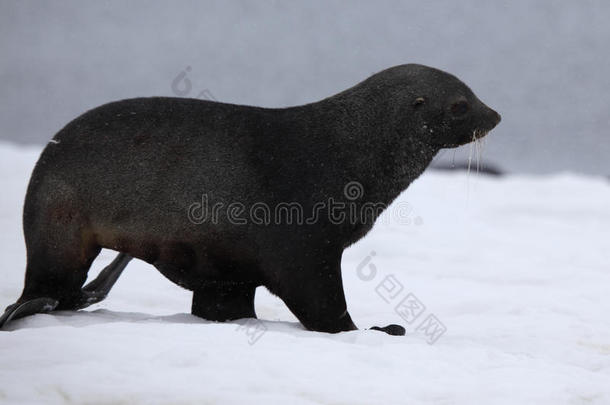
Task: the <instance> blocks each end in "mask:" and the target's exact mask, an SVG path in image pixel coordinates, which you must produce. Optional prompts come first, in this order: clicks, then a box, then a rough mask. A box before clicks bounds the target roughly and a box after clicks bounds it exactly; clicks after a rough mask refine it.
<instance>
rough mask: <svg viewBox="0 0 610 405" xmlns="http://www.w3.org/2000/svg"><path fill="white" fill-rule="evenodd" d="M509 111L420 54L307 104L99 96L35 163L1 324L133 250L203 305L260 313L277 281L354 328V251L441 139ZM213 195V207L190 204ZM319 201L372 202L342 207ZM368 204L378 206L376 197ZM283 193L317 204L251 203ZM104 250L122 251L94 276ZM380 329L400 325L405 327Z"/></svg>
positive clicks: (316, 310) (335, 323)
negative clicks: (263, 214) (19, 279)
mask: <svg viewBox="0 0 610 405" xmlns="http://www.w3.org/2000/svg"><path fill="white" fill-rule="evenodd" d="M499 122H500V115H499V114H498V113H496V112H495V111H494V110H492V109H490V108H489V107H487V106H486V105H485V104H483V103H482V102H481V101H480V100H479V99H478V98H477V97H476V96H475V95H474V93H473V92H472V91H471V90H470V89H469V88H468V87H467V86H466V85H465V84H464V83H462V82H461V81H460V80H459V79H457V78H456V77H454V76H452V75H450V74H448V73H445V72H443V71H441V70H437V69H434V68H430V67H426V66H422V65H416V64H408V65H400V66H395V67H392V68H389V69H387V70H384V71H382V72H380V73H377V74H375V75H373V76H371V77H369V78H368V79H366V80H364V81H363V82H361V83H359V84H357V85H356V86H354V87H352V88H350V89H348V90H345V91H343V92H341V93H339V94H336V95H334V96H332V97H329V98H326V99H324V100H321V101H319V102H315V103H311V104H306V105H302V106H297V107H289V108H281V109H271V108H260V107H251V106H241V105H232V104H225V103H219V102H212V101H204V100H197V99H186V98H165V97H153V98H136V99H129V100H123V101H117V102H112V103H109V104H105V105H102V106H100V107H97V108H95V109H93V110H90V111H88V112H86V113H84V114H83V115H81V116H79V117H77V118H76V119H74V120H73V121H72V122H70V123H68V124H67V125H66V126H65V127H64V128H63V129H61V130H60V131H59V132H58V133H57V134H56V135H55V137H54V138H53V140H52V141H51V142H50V143H49V144H48V145H47V146H46V148H45V149H44V150H43V152H42V154H41V156H40V159H39V160H38V162H37V164H36V166H35V168H34V171H33V173H32V177H31V180H30V183H29V186H28V190H27V194H26V198H25V204H24V211H23V228H24V234H25V243H26V247H27V266H26V274H25V286H24V289H23V293H22V295H21V297H20V298H19V299H18V300H17V302H16V303H15V304H13V305H11V306H9V307H8V308H7V310H6V312H5V314H4V315H3V316H2V318H0V326H1V325H3V324H5V323H6V322H8V321H9V320H11V319H14V318H18V317H22V316H26V315H29V314H33V313H37V312H44V311H50V310H54V309H62V310H69V309H79V308H84V307H86V306H88V305H90V304H92V303H94V302H98V301H100V300H102V299H103V298H104V297H105V296H106V294H107V293H108V291H109V290H110V288H111V287H112V285H113V284H114V282H115V281H116V279H117V278H118V277H119V275H120V273H121V272H122V271H123V269H124V268H125V266H126V265H127V263H128V262H129V260H131V258H133V257H135V258H139V259H141V260H143V261H145V262H148V263H150V264H152V265H153V266H155V267H156V268H157V269H158V270H159V271H160V272H161V273H162V274H163V275H164V276H166V277H167V278H168V279H169V280H171V281H173V282H174V283H176V284H178V285H180V286H182V287H184V288H187V289H189V290H192V291H193V292H194V294H193V302H192V313H193V314H195V315H197V316H200V317H203V318H205V319H209V320H215V321H226V320H232V319H238V318H247V317H255V316H256V315H255V311H254V293H255V289H256V288H257V287H258V286H265V287H266V288H267V289H269V290H270V291H271V292H272V293H273V294H276V295H277V296H279V297H280V298H281V299H282V300H283V301H284V302H285V303H286V305H287V306H288V308H289V309H290V310H291V311H292V312H293V313H294V314H295V315H296V317H297V318H298V319H299V321H300V322H301V323H302V324H303V325H304V326H305V327H306V328H307V329H309V330H313V331H323V332H331V333H334V332H340V331H348V330H354V329H357V328H356V326H355V325H354V323H353V322H352V319H351V317H350V315H349V313H348V311H347V307H346V302H345V296H344V292H343V286H342V279H341V256H342V253H343V250H344V249H345V248H346V247H347V246H349V245H351V244H353V243H354V242H356V241H357V240H359V239H360V238H362V237H363V236H364V235H366V234H367V232H368V231H369V230H370V229H371V227H372V226H373V223H374V221H375V218H376V217H377V216H378V215H379V214H380V213H381V212H380V211H382V210H383V208H384V207H385V206H387V205H388V204H390V203H391V202H392V200H394V199H395V198H396V197H397V196H398V194H399V193H401V192H402V191H403V190H405V189H406V188H407V187H408V186H409V184H410V183H411V182H412V181H413V180H415V179H416V178H417V177H418V176H419V175H420V174H421V173H422V172H423V171H424V170H425V169H426V167H427V166H428V164H429V163H430V162H431V160H432V159H433V157H434V156H435V154H436V153H437V152H438V151H439V150H440V149H441V148H451V147H456V146H459V145H463V144H465V143H468V142H470V141H472V140H474V139H476V138H480V137H482V136H484V135H486V134H487V133H488V132H489V131H490V130H491V129H492V128H494V127H495V126H496V125H497V124H498V123H499ZM348 185H352V186H353V185H356V186H357V187H356V188H357V190H355V191H356V192H355V193H354V190H350V189H348V187H347V186H348ZM202 195H204V196H205V204H199V205H193V204H195V203H196V202H198V201H202ZM321 203H322V205H324V204H332V205H334V208H336V207H343V209H345V208H346V207H350V209H352V208H355V209H356V210H361V211H362V212H363V211H366V212H367V214H366V215H347V216H343V217H342V218H343V219H341V218H339V220H337V215H334V214H330V213H327V212H326V211H324V209H322V210H320V205H321ZM370 203H373V204H376V206H377V207H379V206H380V204H381V207H382V209H381V210H379V209H377V210H365V208H366V204H370ZM238 204H239V205H238ZM282 204H284V205H286V204H289V205H290V206H289V209H290V210H294V209H295V208H296V210H297V211H299V210H301V212H303V213H312V212H317V213H318V215H316V216H314V218H313V220H311V218H308V220H307V221H299V220H293V221H287V220H278V219H281V218H278V217H277V216H276V217H274V218H272V219H271V220H267V221H262V222H261V221H259V220H258V219H260V218H259V217H258V216H256V218H257V220H256V221H255V220H254V219H255V216H254V212H255V211H254V210H253V209H252V207H255V206H256V207H262V209H263V211H265V209H264V208H265V207H267V208H269V207H278V206H282ZM193 208H196V209H193ZM196 212H197V213H198V215H194V213H196ZM320 212H322V214H320ZM350 212H351V211H350ZM239 213H241V214H244V213H249V214H251V218H250V220H246V218H244V215H241V216H240V215H237V214H239ZM214 214H215V215H214ZM297 214H298V212H297ZM327 214H328V215H327ZM339 217H340V216H339ZM202 218H203V219H204V220H201V219H202ZM206 219H207V220H206ZM238 219H239V221H238ZM102 248H108V249H114V250H116V251H118V252H120V253H119V255H118V257H117V258H116V259H115V261H114V262H113V263H111V264H110V265H109V266H108V267H107V268H106V269H104V270H103V271H102V273H101V274H100V275H99V276H98V278H97V279H95V280H94V281H93V282H91V283H89V284H87V285H86V286H84V287H83V284H84V282H85V280H86V278H87V271H88V270H89V267H90V266H91V263H92V262H93V260H94V259H95V257H96V256H97V255H98V253H99V252H100V250H101V249H102ZM374 329H377V330H384V331H385V332H387V333H390V334H404V328H402V327H400V326H397V325H390V326H388V327H385V328H379V327H374Z"/></svg>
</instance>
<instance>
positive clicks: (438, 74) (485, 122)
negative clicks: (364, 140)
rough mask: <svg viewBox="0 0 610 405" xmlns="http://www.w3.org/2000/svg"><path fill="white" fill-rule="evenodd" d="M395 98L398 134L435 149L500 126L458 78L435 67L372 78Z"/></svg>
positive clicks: (405, 69) (412, 68) (388, 72)
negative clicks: (400, 133)
mask: <svg viewBox="0 0 610 405" xmlns="http://www.w3.org/2000/svg"><path fill="white" fill-rule="evenodd" d="M371 79H373V82H377V88H378V89H384V92H386V94H388V93H387V92H389V94H391V97H390V103H391V105H386V108H388V109H390V110H392V111H393V113H394V114H397V117H398V119H397V120H396V122H397V123H398V125H399V128H397V130H398V131H399V132H402V133H403V134H404V136H406V137H411V138H412V140H413V141H418V143H419V142H423V143H424V144H427V145H430V146H432V147H434V148H439V149H440V148H452V147H457V146H460V145H464V144H467V143H469V142H471V141H474V140H476V139H479V138H482V137H483V136H485V135H487V133H488V132H489V131H490V130H492V129H493V128H494V127H495V126H496V125H498V123H499V122H500V119H501V117H500V114H498V113H497V112H496V111H494V110H492V109H491V108H489V107H487V106H486V105H485V104H484V103H483V102H482V101H481V100H479V99H478V98H477V96H475V95H474V93H473V92H472V90H470V88H468V86H466V85H465V84H464V83H463V82H462V81H460V80H459V79H458V78H456V77H455V76H453V75H451V74H449V73H446V72H443V71H441V70H438V69H434V68H431V67H427V66H423V65H416V64H409V65H400V66H395V67H393V68H390V69H387V70H384V71H382V72H380V73H378V74H376V75H375V76H373V77H371Z"/></svg>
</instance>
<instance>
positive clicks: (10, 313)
mask: <svg viewBox="0 0 610 405" xmlns="http://www.w3.org/2000/svg"><path fill="white" fill-rule="evenodd" d="M57 304H59V301H57V300H54V299H53V298H47V297H42V298H35V299H33V300H29V301H25V302H22V303H15V304H13V305H10V306H9V307H7V308H6V311H5V312H4V314H3V315H2V316H1V317H0V329H2V328H3V327H4V325H6V324H7V323H8V322H10V321H11V320H13V319H18V318H23V317H25V316H29V315H34V314H40V313H46V312H51V311H53V310H54V309H55V308H56V307H57Z"/></svg>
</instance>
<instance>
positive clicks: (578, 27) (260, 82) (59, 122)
mask: <svg viewBox="0 0 610 405" xmlns="http://www.w3.org/2000/svg"><path fill="white" fill-rule="evenodd" d="M609 20H610V2H607V1H601V0H600V1H581V2H571V1H553V2H550V1H549V2H531V1H494V2H488V1H477V0H463V1H460V2H455V1H427V2H421V1H404V2H390V1H380V2H355V1H354V2H343V1H318V0H316V1H307V2H300V3H298V4H292V3H284V2H279V1H202V2H194V1H193V2H189V1H180V2H161V1H151V2H143V1H129V2H122V1H103V2H102V1H99V2H93V1H91V2H88V1H53V2H42V1H7V0H0V53H1V55H2V57H1V58H0V83H1V86H2V92H1V93H0V103H1V106H2V108H1V109H0V139H2V140H9V141H13V142H18V143H38V144H44V143H45V142H47V141H48V139H50V138H51V137H52V136H53V135H54V133H55V132H57V131H58V130H59V129H60V128H61V127H62V126H63V125H65V124H66V123H67V122H68V121H70V120H71V119H72V118H75V117H76V116H77V115H79V114H80V113H82V112H84V111H86V110H87V109H90V108H92V107H95V106H97V105H99V104H102V103H105V102H108V101H112V100H117V99H122V98H130V97H138V96H153V95H167V96H171V95H174V94H173V91H172V81H173V80H174V78H176V76H177V75H179V74H180V73H181V72H182V71H185V69H186V68H187V66H190V71H188V72H186V71H185V72H186V73H187V78H188V79H189V80H190V83H191V85H192V89H191V91H190V92H188V94H185V95H186V96H190V97H197V96H198V95H200V94H201V92H204V93H203V94H202V95H201V97H214V98H215V99H217V100H220V101H225V102H232V103H239V104H251V105H260V106H266V107H280V106H288V105H297V104H303V103H307V102H311V101H316V100H319V99H321V98H324V97H327V96H329V95H332V94H334V93H336V92H338V91H341V90H343V89H345V88H347V87H350V86H352V85H354V84H356V83H357V82H359V81H361V80H363V79H365V78H366V77H368V76H369V75H370V74H372V73H373V72H376V71H379V70H382V69H385V68H387V67H390V66H393V65H397V64H402V63H409V62H416V63H423V64H427V65H431V66H435V67H438V68H441V69H444V70H447V71H449V72H451V73H453V74H455V75H457V76H458V77H459V78H461V79H462V80H464V81H465V82H466V83H467V84H468V85H469V86H470V87H471V88H472V89H473V90H474V92H475V93H476V94H477V95H478V96H479V97H480V98H481V99H482V100H483V101H484V102H485V103H487V104H488V105H489V106H491V107H492V108H494V109H496V110H497V111H499V112H500V113H501V114H502V117H503V121H502V123H501V125H500V126H499V127H498V128H497V129H496V130H494V131H493V132H492V134H491V135H490V136H489V139H488V140H487V142H486V146H485V151H484V154H483V159H484V161H485V162H490V163H495V164H498V165H500V166H501V167H504V168H505V169H507V170H509V171H516V172H536V173H539V172H554V171H565V170H571V171H577V172H584V173H593V174H605V175H607V174H610V163H609V159H608V157H609V156H610V142H609V139H610V133H609V129H610V114H609V113H610V52H608V44H609V43H610V25H609V24H607V21H609ZM467 155H468V147H465V148H462V150H460V151H458V152H457V153H456V155H455V159H456V160H457V161H460V160H463V159H464V156H467ZM442 158H443V159H453V158H454V152H453V151H451V152H447V153H445V154H444V155H443V157H442Z"/></svg>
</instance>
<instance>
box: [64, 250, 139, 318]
mask: <svg viewBox="0 0 610 405" xmlns="http://www.w3.org/2000/svg"><path fill="white" fill-rule="evenodd" d="M131 259H133V257H132V256H129V255H128V254H126V253H119V254H118V255H117V257H116V258H115V259H114V260H113V261H112V263H110V264H109V265H108V266H106V267H105V268H104V270H102V271H101V272H100V274H99V275H98V276H97V277H96V278H95V280H93V281H92V282H90V283H89V284H87V285H86V286H84V287H83V289H82V290H81V292H82V296H81V300H80V301H79V303H78V304H77V307H76V308H75V309H83V308H86V307H88V306H89V305H92V304H95V303H97V302H100V301H102V300H103V299H104V298H106V296H107V295H108V292H110V289H111V288H112V286H113V285H114V283H116V281H117V280H118V279H119V276H120V275H121V273H123V270H125V267H126V266H127V263H129V262H130V261H131Z"/></svg>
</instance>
